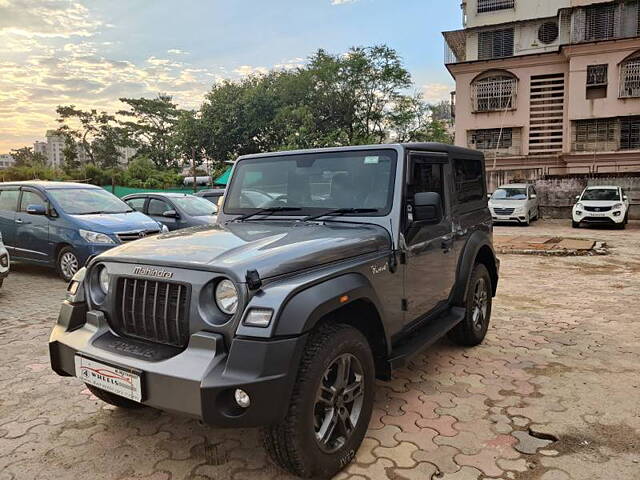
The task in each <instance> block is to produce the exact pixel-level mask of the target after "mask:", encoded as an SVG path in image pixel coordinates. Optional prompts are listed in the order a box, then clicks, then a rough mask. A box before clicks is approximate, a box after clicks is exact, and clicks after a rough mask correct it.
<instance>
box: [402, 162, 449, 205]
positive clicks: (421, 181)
mask: <svg viewBox="0 0 640 480" xmlns="http://www.w3.org/2000/svg"><path fill="white" fill-rule="evenodd" d="M423 192H435V193H439V194H440V199H441V201H442V205H441V207H442V211H443V212H444V211H445V198H444V196H445V189H444V172H443V166H442V164H439V163H416V164H415V166H414V171H413V185H408V186H407V195H408V198H407V200H408V202H409V212H412V211H413V197H414V195H415V194H416V193H423Z"/></svg>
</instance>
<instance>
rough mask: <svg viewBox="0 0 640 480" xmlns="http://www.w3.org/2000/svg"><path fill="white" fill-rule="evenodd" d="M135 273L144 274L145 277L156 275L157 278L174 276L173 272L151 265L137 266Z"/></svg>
mask: <svg viewBox="0 0 640 480" xmlns="http://www.w3.org/2000/svg"><path fill="white" fill-rule="evenodd" d="M133 274H134V275H144V276H145V277H155V278H171V277H173V272H167V271H166V270H159V269H156V268H151V267H135V268H134V269H133Z"/></svg>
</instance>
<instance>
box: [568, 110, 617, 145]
mask: <svg viewBox="0 0 640 480" xmlns="http://www.w3.org/2000/svg"><path fill="white" fill-rule="evenodd" d="M617 132H618V119H617V118H598V119H593V120H579V121H577V122H575V124H574V133H573V151H575V152H611V151H615V150H617V149H618V140H617Z"/></svg>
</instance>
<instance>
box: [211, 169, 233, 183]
mask: <svg viewBox="0 0 640 480" xmlns="http://www.w3.org/2000/svg"><path fill="white" fill-rule="evenodd" d="M230 175H231V167H229V168H227V170H226V171H225V172H224V173H223V174H222V175H220V176H219V177H218V178H216V180H215V182H213V183H215V184H217V185H226V184H227V183H229V176H230Z"/></svg>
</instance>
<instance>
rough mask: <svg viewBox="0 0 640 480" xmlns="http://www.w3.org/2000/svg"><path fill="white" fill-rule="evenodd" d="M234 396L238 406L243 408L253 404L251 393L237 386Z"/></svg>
mask: <svg viewBox="0 0 640 480" xmlns="http://www.w3.org/2000/svg"><path fill="white" fill-rule="evenodd" d="M234 396H235V398H236V403H237V404H238V406H240V407H242V408H249V405H251V399H250V398H249V394H248V393H247V392H245V391H244V390H241V389H240V388H237V389H236V391H235V393H234Z"/></svg>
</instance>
